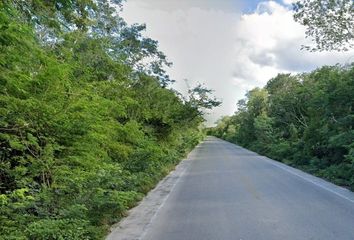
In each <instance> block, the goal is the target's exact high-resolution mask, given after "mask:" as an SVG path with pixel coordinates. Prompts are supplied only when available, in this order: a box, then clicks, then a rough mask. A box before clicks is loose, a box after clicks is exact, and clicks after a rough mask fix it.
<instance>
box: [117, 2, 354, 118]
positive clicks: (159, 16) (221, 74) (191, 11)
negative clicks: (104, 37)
mask: <svg viewBox="0 0 354 240" xmlns="http://www.w3.org/2000/svg"><path fill="white" fill-rule="evenodd" d="M234 2H235V1H233V0H222V1H214V0H169V1H166V0H151V1H145V0H129V1H127V3H126V4H125V5H124V9H125V10H124V12H123V17H124V18H125V19H126V20H127V21H128V22H129V23H135V22H138V23H144V22H145V23H146V24H147V32H146V35H148V36H149V37H151V38H153V39H156V40H158V41H159V43H160V49H161V50H162V51H163V52H165V53H166V55H167V56H168V57H169V59H170V60H171V61H172V62H173V63H174V65H173V67H172V68H171V69H170V70H169V74H170V75H171V77H172V78H173V79H175V80H177V83H176V85H175V86H174V87H175V88H176V89H178V90H179V91H182V92H183V91H185V89H186V85H185V82H184V81H183V79H186V78H187V79H190V80H191V81H192V84H193V83H196V82H202V83H205V84H206V85H207V86H208V87H209V88H212V89H214V90H215V95H216V96H217V97H219V98H222V99H223V106H222V107H220V108H217V109H215V110H213V111H212V113H211V115H209V116H208V120H209V123H212V122H214V121H215V120H216V119H218V118H219V117H220V116H221V115H229V114H232V113H233V112H234V111H235V110H236V103H237V101H238V100H239V99H241V98H243V96H244V94H245V93H246V91H247V90H250V89H251V88H253V87H256V86H263V85H264V84H265V83H266V82H267V81H268V80H269V79H270V78H272V77H274V76H276V75H277V73H280V72H292V73H296V72H302V71H310V70H313V69H315V68H316V67H319V66H322V65H332V64H336V63H345V62H349V61H350V60H351V61H353V60H354V59H353V58H350V57H351V56H354V51H351V52H347V53H328V52H327V53H326V52H321V53H310V52H306V51H301V50H300V47H301V45H302V44H308V40H306V38H305V34H304V32H305V29H304V27H303V26H301V25H300V24H298V23H296V22H295V21H294V20H293V17H292V12H291V11H290V8H289V5H282V4H280V3H277V2H275V1H263V2H260V3H259V4H258V6H257V8H256V9H255V10H254V12H251V13H248V14H241V13H240V12H239V11H238V10H237V9H239V8H238V6H237V5H235V4H234ZM291 2H293V1H292V0H283V3H284V4H291Z"/></svg>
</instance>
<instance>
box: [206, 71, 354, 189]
mask: <svg viewBox="0 0 354 240" xmlns="http://www.w3.org/2000/svg"><path fill="white" fill-rule="evenodd" d="M353 127H354V65H350V66H332V67H322V68H320V69H317V70H315V71H313V72H311V73H304V74H299V75H296V76H293V75H290V74H279V75H278V76H277V77H275V78H273V79H271V80H269V81H268V83H267V84H266V86H265V87H264V88H255V89H253V90H251V91H249V92H248V93H247V94H246V98H245V99H243V100H240V101H239V102H238V110H237V112H236V113H235V114H234V115H233V116H226V117H223V118H222V119H220V120H219V121H218V123H217V126H216V127H214V128H212V129H210V130H209V134H213V135H215V136H217V137H221V138H223V139H225V140H228V141H231V142H234V143H237V144H239V145H241V146H243V147H246V148H249V149H251V150H253V151H256V152H258V153H260V154H263V155H266V156H269V157H271V158H273V159H276V160H279V161H282V162H284V163H287V164H289V165H292V166H295V167H298V168H301V169H303V170H305V171H307V172H310V173H312V174H315V175H318V176H320V177H323V178H326V179H328V180H330V181H333V182H334V183H336V184H339V185H342V186H346V187H348V188H350V189H351V190H354V129H353Z"/></svg>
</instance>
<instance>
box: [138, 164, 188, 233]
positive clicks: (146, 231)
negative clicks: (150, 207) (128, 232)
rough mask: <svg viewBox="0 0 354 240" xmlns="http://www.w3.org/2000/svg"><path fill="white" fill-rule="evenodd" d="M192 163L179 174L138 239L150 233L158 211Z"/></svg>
mask: <svg viewBox="0 0 354 240" xmlns="http://www.w3.org/2000/svg"><path fill="white" fill-rule="evenodd" d="M184 161H191V160H190V159H188V158H187V159H186V160H184ZM189 166H190V165H187V166H186V167H185V169H184V170H183V172H182V173H181V174H180V175H179V177H178V179H177V181H176V182H175V183H174V185H173V186H172V188H171V190H170V192H169V193H168V194H167V195H166V196H165V198H164V200H163V201H162V203H161V205H160V206H159V207H158V208H157V209H156V212H155V213H154V215H153V216H152V217H151V219H150V221H149V222H148V223H147V224H146V225H145V227H144V230H143V232H142V233H141V235H140V237H139V238H138V240H142V239H143V238H144V237H145V236H146V234H147V233H148V231H149V229H150V226H151V225H152V223H153V222H154V220H155V218H156V217H157V215H158V213H159V212H160V210H161V209H162V207H163V206H164V205H165V203H166V202H167V200H168V198H169V197H170V195H171V193H172V191H173V190H174V189H175V187H176V186H177V184H178V183H179V182H180V180H181V178H182V177H183V176H184V174H185V172H186V171H187V169H188V167H189Z"/></svg>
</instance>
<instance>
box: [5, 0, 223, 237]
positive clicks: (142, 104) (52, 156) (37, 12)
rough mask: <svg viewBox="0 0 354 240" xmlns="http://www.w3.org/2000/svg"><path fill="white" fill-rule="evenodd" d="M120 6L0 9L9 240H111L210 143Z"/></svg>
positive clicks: (192, 105) (197, 92)
mask: <svg viewBox="0 0 354 240" xmlns="http://www.w3.org/2000/svg"><path fill="white" fill-rule="evenodd" d="M120 8H121V6H120V1H117V0H115V1H108V0H96V1H93V0H48V1H38V0H30V1H23V0H16V1H10V0H9V1H7V0H1V1H0V239H35V240H40V239H66V240H70V239H81V240H82V239H102V238H103V237H104V236H105V234H106V233H107V229H108V227H109V226H110V225H111V224H112V223H114V222H117V221H118V220H119V219H120V218H121V217H122V216H123V215H124V213H125V212H126V210H127V209H128V208H130V207H132V206H133V205H134V204H136V203H137V201H139V199H141V198H142V196H143V195H144V194H145V193H146V192H148V191H149V190H150V189H151V188H152V187H153V186H154V184H156V183H157V181H158V180H159V179H161V178H162V177H163V176H164V175H166V174H167V173H168V172H169V171H170V170H171V169H172V168H173V166H174V165H175V164H176V163H178V161H179V160H180V159H181V158H183V157H184V156H185V154H186V153H187V152H188V151H189V150H190V149H191V148H193V146H195V145H196V144H197V143H198V141H199V140H200V139H201V137H202V135H201V132H200V130H198V128H199V126H200V124H201V123H202V121H203V114H202V110H203V108H210V107H212V106H216V105H218V104H219V102H218V101H216V100H214V99H212V98H211V97H209V96H210V95H209V93H210V91H209V90H208V89H205V88H203V87H202V86H197V87H195V88H194V89H191V90H190V91H189V94H190V96H189V97H182V96H181V95H180V94H179V93H177V92H176V91H174V90H171V89H169V88H168V84H169V83H170V82H171V80H170V79H169V77H168V76H167V74H166V73H165V70H164V67H165V66H169V65H170V63H169V62H168V61H167V59H166V57H165V55H164V54H163V53H162V52H160V51H159V50H158V46H157V45H158V44H157V42H156V41H154V40H152V39H150V38H145V37H143V36H142V34H141V32H142V31H143V30H144V28H145V26H144V25H132V26H129V25H127V24H126V23H125V22H124V20H123V19H122V18H121V17H119V11H120Z"/></svg>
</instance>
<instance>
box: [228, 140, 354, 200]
mask: <svg viewBox="0 0 354 240" xmlns="http://www.w3.org/2000/svg"><path fill="white" fill-rule="evenodd" d="M221 140H222V139H221ZM222 141H224V142H227V143H229V144H231V145H232V146H233V147H234V148H242V149H244V150H246V151H248V152H251V153H255V154H257V155H258V156H259V157H262V158H263V159H264V160H266V162H268V163H269V164H272V165H273V166H276V167H278V168H280V169H282V170H284V171H287V172H288V173H291V174H292V175H295V176H297V177H299V178H301V179H303V180H305V181H307V182H309V183H312V184H313V185H315V186H317V187H320V188H322V189H324V190H326V191H328V192H331V193H333V194H335V195H337V196H338V197H341V198H343V199H345V200H347V201H349V202H351V203H354V200H353V199H351V198H349V197H347V196H345V195H343V194H341V193H339V192H337V191H335V190H332V189H330V188H328V187H326V186H324V185H323V184H321V183H317V182H315V181H312V180H310V179H309V178H308V177H304V176H301V175H300V174H298V173H296V172H294V170H295V171H300V172H302V171H301V170H299V169H296V168H294V170H292V169H291V168H292V167H290V166H288V165H285V164H284V163H281V162H278V161H275V160H273V159H271V158H268V157H266V156H262V155H259V154H258V153H256V152H253V151H251V150H248V149H246V148H243V147H241V146H238V145H236V144H234V143H231V142H228V141H225V140H222ZM283 165H284V166H283ZM303 174H308V175H309V176H310V177H313V178H318V179H319V181H324V182H325V183H327V184H331V185H333V186H334V187H336V188H340V189H341V190H343V191H349V190H348V189H345V188H343V187H340V186H337V185H335V184H333V183H331V182H327V181H326V180H324V179H322V178H319V177H316V176H313V175H311V174H309V173H305V172H303ZM353 196H354V195H353Z"/></svg>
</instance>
